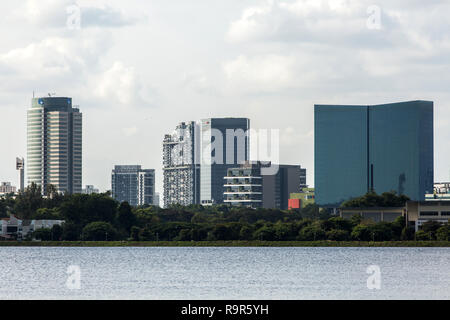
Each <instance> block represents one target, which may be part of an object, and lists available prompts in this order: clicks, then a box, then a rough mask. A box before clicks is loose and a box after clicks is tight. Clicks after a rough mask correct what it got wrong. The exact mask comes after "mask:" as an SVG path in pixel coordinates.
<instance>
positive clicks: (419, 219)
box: [405, 200, 450, 231]
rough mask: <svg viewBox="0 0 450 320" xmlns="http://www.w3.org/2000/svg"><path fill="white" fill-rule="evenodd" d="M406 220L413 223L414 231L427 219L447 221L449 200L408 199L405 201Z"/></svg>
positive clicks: (449, 215) (449, 212)
mask: <svg viewBox="0 0 450 320" xmlns="http://www.w3.org/2000/svg"><path fill="white" fill-rule="evenodd" d="M405 209H406V215H407V219H408V220H407V221H409V222H411V223H414V225H415V228H416V231H417V230H418V229H419V227H420V226H421V225H422V224H423V223H424V222H427V221H437V222H440V223H448V221H449V219H450V201H442V200H441V201H431V202H430V201H408V202H407V203H406V208H405Z"/></svg>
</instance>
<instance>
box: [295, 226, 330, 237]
mask: <svg viewBox="0 0 450 320" xmlns="http://www.w3.org/2000/svg"><path fill="white" fill-rule="evenodd" d="M326 237H327V236H326V233H325V230H324V229H322V227H321V226H320V224H319V223H317V222H314V223H312V224H310V225H308V226H306V227H304V228H302V229H301V230H300V232H299V234H298V240H300V241H317V240H325V239H326Z"/></svg>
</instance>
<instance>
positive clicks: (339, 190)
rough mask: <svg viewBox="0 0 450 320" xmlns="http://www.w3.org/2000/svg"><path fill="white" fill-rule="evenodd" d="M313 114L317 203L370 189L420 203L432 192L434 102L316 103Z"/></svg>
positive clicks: (331, 203) (334, 203)
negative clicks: (348, 104)
mask: <svg viewBox="0 0 450 320" xmlns="http://www.w3.org/2000/svg"><path fill="white" fill-rule="evenodd" d="M314 115H315V120H314V121H315V129H314V130H315V142H314V147H315V150H314V153H315V189H316V203H317V204H319V205H321V206H330V207H337V206H339V205H340V204H341V203H342V202H343V201H345V200H348V199H351V198H354V197H359V196H361V195H364V194H365V193H366V192H368V191H370V190H374V191H375V192H377V193H379V194H380V193H383V192H387V191H396V192H397V193H398V194H405V195H407V196H408V197H410V198H411V199H412V200H419V201H420V200H424V199H425V194H426V193H427V192H430V191H432V190H433V178H434V170H433V168H434V158H433V152H434V151H433V150H434V145H433V143H434V139H433V102H430V101H410V102H401V103H392V104H383V105H374V106H342V105H315V110H314Z"/></svg>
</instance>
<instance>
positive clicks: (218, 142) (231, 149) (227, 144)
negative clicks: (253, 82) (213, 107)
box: [200, 118, 250, 205]
mask: <svg viewBox="0 0 450 320" xmlns="http://www.w3.org/2000/svg"><path fill="white" fill-rule="evenodd" d="M249 129H250V120H249V119H247V118H210V119H203V120H201V137H200V138H201V143H202V147H201V151H200V156H201V159H200V161H201V165H200V202H201V204H204V205H210V204H219V203H223V192H224V184H223V177H225V176H226V175H227V170H228V169H230V168H235V167H236V166H238V165H240V164H243V163H245V161H248V160H249V152H250V145H249V132H248V130H249Z"/></svg>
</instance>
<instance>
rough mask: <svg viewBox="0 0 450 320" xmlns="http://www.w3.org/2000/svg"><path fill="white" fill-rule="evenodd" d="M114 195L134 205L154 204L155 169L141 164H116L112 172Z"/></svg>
mask: <svg viewBox="0 0 450 320" xmlns="http://www.w3.org/2000/svg"><path fill="white" fill-rule="evenodd" d="M111 190H112V197H113V198H114V199H115V200H117V201H119V202H123V201H126V202H128V203H129V204H130V205H132V206H143V205H152V204H153V203H154V195H155V170H154V169H142V168H141V166H139V165H131V166H130V165H126V166H114V169H113V170H112V174H111Z"/></svg>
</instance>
